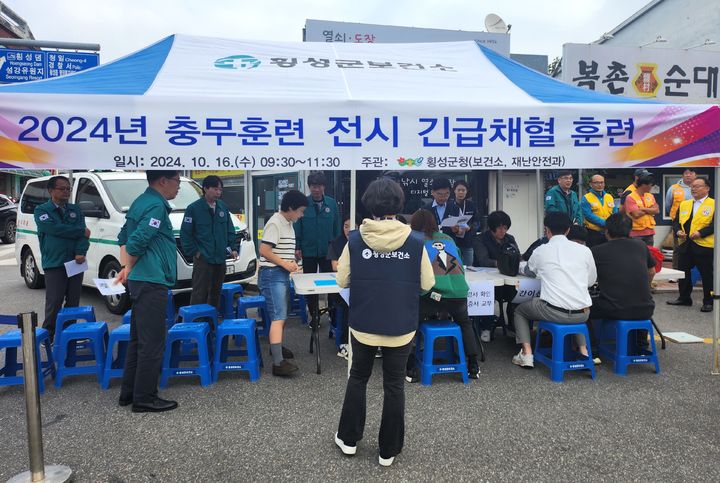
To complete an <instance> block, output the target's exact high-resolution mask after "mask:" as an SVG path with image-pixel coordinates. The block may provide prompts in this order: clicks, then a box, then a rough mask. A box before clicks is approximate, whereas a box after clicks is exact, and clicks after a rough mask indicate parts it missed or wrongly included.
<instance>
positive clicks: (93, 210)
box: [78, 201, 105, 218]
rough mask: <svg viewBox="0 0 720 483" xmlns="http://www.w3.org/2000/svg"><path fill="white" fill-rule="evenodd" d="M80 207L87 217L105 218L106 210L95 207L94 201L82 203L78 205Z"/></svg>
mask: <svg viewBox="0 0 720 483" xmlns="http://www.w3.org/2000/svg"><path fill="white" fill-rule="evenodd" d="M78 205H79V206H80V210H81V211H82V212H83V215H85V216H88V217H90V218H104V217H105V210H103V209H101V208H99V207H97V206H95V204H94V203H93V202H92V201H81V202H80V203H78Z"/></svg>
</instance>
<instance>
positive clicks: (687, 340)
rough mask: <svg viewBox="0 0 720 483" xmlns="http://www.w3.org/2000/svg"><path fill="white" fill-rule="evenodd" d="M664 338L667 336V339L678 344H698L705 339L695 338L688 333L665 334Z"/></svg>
mask: <svg viewBox="0 0 720 483" xmlns="http://www.w3.org/2000/svg"><path fill="white" fill-rule="evenodd" d="M663 336H665V338H666V339H669V340H671V341H673V342H677V343H678V344H698V343H700V342H703V339H701V338H700V337H695V336H694V335H692V334H688V333H687V332H663Z"/></svg>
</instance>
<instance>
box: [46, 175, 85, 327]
mask: <svg viewBox="0 0 720 483" xmlns="http://www.w3.org/2000/svg"><path fill="white" fill-rule="evenodd" d="M47 190H48V192H49V193H50V201H48V202H46V203H43V204H42V205H40V206H38V207H37V208H35V224H36V225H37V229H38V241H39V242H40V255H41V258H42V267H43V271H44V272H45V287H46V288H45V320H44V321H43V328H45V329H47V331H48V332H49V333H50V340H51V341H52V340H53V339H54V337H55V319H56V318H57V314H58V312H59V311H60V309H61V308H62V306H63V302H64V303H65V307H77V306H78V304H79V303H80V293H81V292H82V279H83V274H82V273H78V274H76V275H73V276H72V277H68V276H67V271H66V270H65V263H67V262H70V261H73V260H74V261H75V262H76V263H79V264H80V263H84V262H85V255H86V254H87V251H88V248H90V241H89V240H88V238H90V230H88V229H87V227H86V226H85V217H84V216H83V214H82V211H81V210H80V207H79V206H78V205H74V204H72V203H68V200H69V199H70V190H71V188H70V180H68V179H67V178H66V177H65V176H53V177H52V178H50V179H49V180H48V183H47Z"/></svg>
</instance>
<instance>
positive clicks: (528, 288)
mask: <svg viewBox="0 0 720 483" xmlns="http://www.w3.org/2000/svg"><path fill="white" fill-rule="evenodd" d="M516 288H517V295H516V296H515V298H514V299H513V300H512V303H514V304H521V303H523V302H527V301H528V300H532V299H533V298H535V297H539V296H540V279H537V278H521V279H520V281H519V283H518V285H517V286H516Z"/></svg>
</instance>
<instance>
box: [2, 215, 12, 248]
mask: <svg viewBox="0 0 720 483" xmlns="http://www.w3.org/2000/svg"><path fill="white" fill-rule="evenodd" d="M2 241H3V242H4V243H15V220H8V222H7V224H6V225H5V236H3V237H2Z"/></svg>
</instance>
